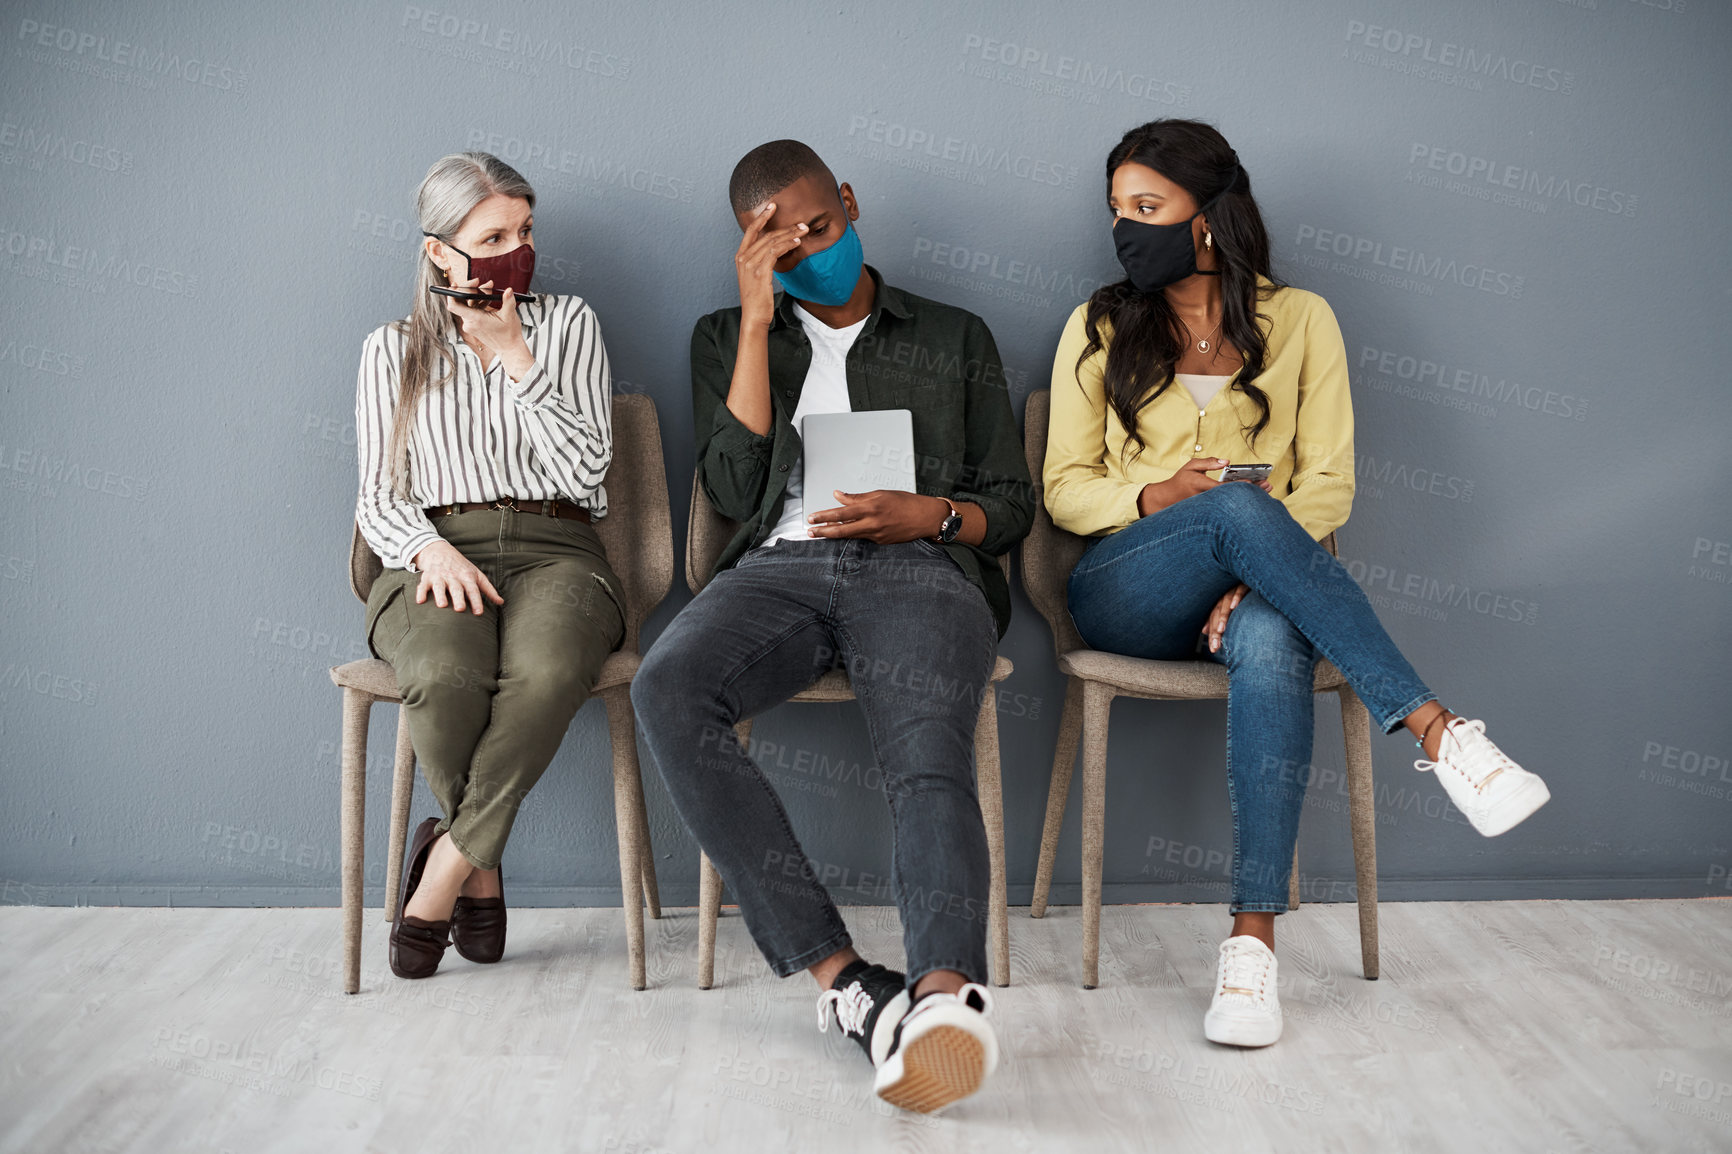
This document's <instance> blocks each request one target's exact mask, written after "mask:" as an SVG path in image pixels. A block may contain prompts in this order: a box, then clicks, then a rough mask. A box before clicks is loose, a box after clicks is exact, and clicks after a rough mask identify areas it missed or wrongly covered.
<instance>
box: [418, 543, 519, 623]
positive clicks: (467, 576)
mask: <svg viewBox="0 0 1732 1154" xmlns="http://www.w3.org/2000/svg"><path fill="white" fill-rule="evenodd" d="M415 567H416V568H417V569H419V570H421V582H420V584H418V585H417V586H416V587H415V604H417V605H424V604H426V602H427V594H428V593H429V592H431V593H432V594H433V604H435V605H437V606H439V608H441V609H443V608H445V607H446V606H447V605H449V606H450V607H451V608H452V609H455V610H457V611H458V612H459V613H461V612H463V610H465V609H468V610H470V611H471V612H473V613H475V614H476V615H477V616H479V615H480V614H481V613H482V612H483V611H484V610H485V609H486V606H485V604H484V603H483V602H482V597H483V596H485V597H486V598H487V600H488V601H491V602H493V603H494V604H495V605H503V604H505V598H503V597H501V596H500V595H499V590H497V589H495V588H494V587H493V582H491V581H489V580H488V579H487V574H485V573H483V572H482V571H481V570H480V569H477V568H476V567H475V563H474V562H473V561H471V560H469V558H467V557H465V556H464V555H463V554H462V553H461V552H460V551H459V550H458V548H457V546H455V545H453V544H451V542H449V541H435V542H433V543H432V544H431V545H428V546H427V547H426V548H424V549H422V550H421V551H420V552H419V553H417V554H415Z"/></svg>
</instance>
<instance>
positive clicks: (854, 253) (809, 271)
mask: <svg viewBox="0 0 1732 1154" xmlns="http://www.w3.org/2000/svg"><path fill="white" fill-rule="evenodd" d="M865 260H866V258H865V254H864V253H863V252H862V251H861V249H860V234H859V233H857V232H855V231H854V226H853V224H851V223H850V224H848V225H846V226H845V227H844V228H843V229H842V235H841V237H839V238H838V239H837V241H836V243H835V244H833V245H831V246H830V247H829V248H827V249H825V250H824V251H823V252H815V253H813V254H812V255H811V256H809V257H807V258H806V259H805V260H803V261H801V262H800V263H799V264H797V265H795V266H794V267H793V268H791V269H789V270H788V271H787V272H779V273H777V274H776V283H777V284H779V285H781V286H782V291H783V292H785V293H787V294H788V295H789V296H791V297H794V298H795V299H796V300H803V301H810V302H811V303H812V304H815V305H831V306H834V305H840V304H846V303H847V302H848V298H849V297H851V296H853V295H854V286H855V285H857V284H859V283H860V269H861V267H862V266H863V265H864V264H865Z"/></svg>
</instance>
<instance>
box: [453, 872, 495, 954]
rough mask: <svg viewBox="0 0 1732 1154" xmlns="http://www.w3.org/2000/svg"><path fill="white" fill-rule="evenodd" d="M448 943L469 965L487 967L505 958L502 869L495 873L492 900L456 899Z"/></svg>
mask: <svg viewBox="0 0 1732 1154" xmlns="http://www.w3.org/2000/svg"><path fill="white" fill-rule="evenodd" d="M451 944H452V945H454V946H456V947H457V952H458V953H459V954H462V955H463V956H464V957H466V958H468V959H469V960H470V961H472V962H481V963H483V964H487V963H490V962H497V961H498V960H499V959H500V958H502V957H504V956H505V870H504V867H501V868H500V870H499V896H498V897H496V898H466V897H461V896H460V897H458V899H457V904H456V905H455V906H453V907H451Z"/></svg>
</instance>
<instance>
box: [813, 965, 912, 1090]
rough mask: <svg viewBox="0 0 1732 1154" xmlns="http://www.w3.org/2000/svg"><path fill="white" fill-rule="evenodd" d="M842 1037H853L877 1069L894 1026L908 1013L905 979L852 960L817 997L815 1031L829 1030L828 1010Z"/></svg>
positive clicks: (890, 971) (888, 1050)
mask: <svg viewBox="0 0 1732 1154" xmlns="http://www.w3.org/2000/svg"><path fill="white" fill-rule="evenodd" d="M831 1009H834V1010H835V1013H836V1024H837V1025H838V1026H840V1027H841V1028H842V1034H843V1036H844V1037H848V1038H853V1039H854V1040H855V1041H856V1042H859V1043H860V1048H861V1049H862V1050H864V1051H866V1056H867V1057H868V1058H870V1059H872V1065H873V1066H877V1065H878V1064H879V1063H880V1062H882V1061H883V1060H884V1058H885V1056H886V1055H887V1054H888V1053H889V1052H890V1040H891V1036H892V1034H893V1033H894V1032H895V1030H896V1024H897V1023H898V1022H900V1021H901V1020H902V1015H903V1014H905V1013H907V1012H908V990H907V978H906V977H905V976H904V975H902V974H901V973H898V972H897V971H895V970H890V969H886V968H884V967H883V966H879V965H872V964H869V963H867V962H865V961H863V960H860V959H855V960H854V961H852V962H849V963H848V964H847V965H846V966H844V967H843V968H842V972H841V973H840V974H837V975H836V981H835V982H834V983H833V984H832V985H831V987H830V988H829V989H828V990H825V991H824V992H823V993H822V994H819V995H818V1029H819V1030H823V1031H828V1030H829V1029H830V1014H829V1012H828V1011H829V1010H831Z"/></svg>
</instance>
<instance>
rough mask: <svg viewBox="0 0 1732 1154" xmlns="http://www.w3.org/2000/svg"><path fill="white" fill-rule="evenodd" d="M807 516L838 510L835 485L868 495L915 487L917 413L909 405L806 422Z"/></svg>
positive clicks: (802, 432)
mask: <svg viewBox="0 0 1732 1154" xmlns="http://www.w3.org/2000/svg"><path fill="white" fill-rule="evenodd" d="M800 440H801V442H802V443H803V444H804V447H805V452H804V457H803V464H802V468H803V470H804V473H805V476H804V478H803V479H802V481H801V487H800V488H801V495H802V500H803V502H804V504H805V506H806V507H805V510H804V512H805V514H806V515H807V516H810V515H811V514H813V513H816V512H817V511H818V510H820V509H834V508H835V507H836V506H837V504H838V503H839V502H837V500H836V498H835V496H834V495H832V493H831V490H832V489H840V490H842V491H843V492H844V493H866V492H870V491H871V490H873V489H901V490H903V491H904V492H909V493H912V492H914V491H915V488H914V414H913V413H912V412H910V411H909V410H908V409H871V410H868V411H867V412H863V413H813V414H811V415H810V416H807V417H803V418H801V420H800Z"/></svg>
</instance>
